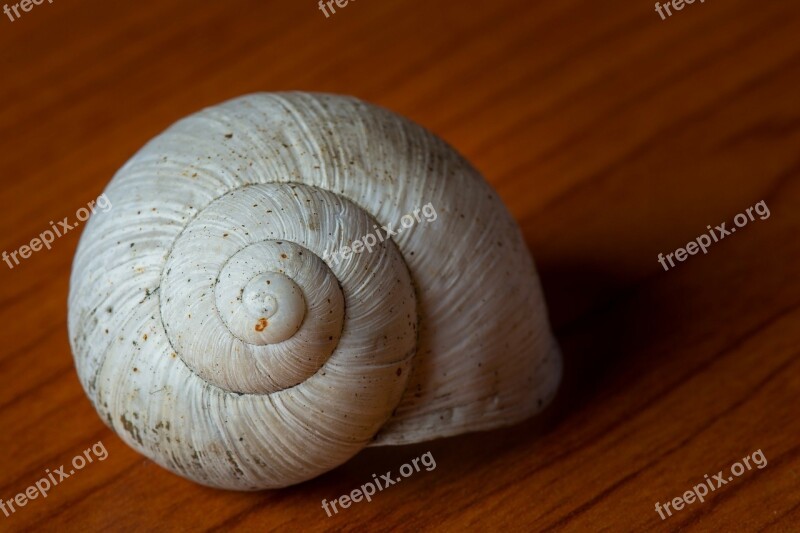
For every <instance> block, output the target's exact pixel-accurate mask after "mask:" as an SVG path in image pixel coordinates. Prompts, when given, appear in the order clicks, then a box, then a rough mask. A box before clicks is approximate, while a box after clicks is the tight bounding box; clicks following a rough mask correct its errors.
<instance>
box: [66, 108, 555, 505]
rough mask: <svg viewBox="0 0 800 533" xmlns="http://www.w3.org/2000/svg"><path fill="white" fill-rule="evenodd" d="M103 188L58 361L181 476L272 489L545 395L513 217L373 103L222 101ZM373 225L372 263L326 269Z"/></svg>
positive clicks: (509, 412) (465, 426) (514, 414)
mask: <svg viewBox="0 0 800 533" xmlns="http://www.w3.org/2000/svg"><path fill="white" fill-rule="evenodd" d="M105 194H106V196H107V197H108V198H109V200H110V201H111V203H112V205H113V208H112V209H110V210H109V211H108V212H102V213H101V212H98V213H97V214H96V215H95V216H93V217H92V218H91V220H90V221H89V223H88V224H87V227H86V228H85V230H84V233H83V235H82V236H81V240H80V243H79V246H78V250H77V252H76V255H75V260H74V264H73V270H72V276H71V282H70V293H69V332H70V342H71V345H72V351H73V354H74V357H75V365H76V368H77V372H78V375H79V377H80V381H81V384H82V385H83V387H84V389H85V391H86V393H87V395H88V396H89V398H90V399H91V401H92V403H93V404H94V406H95V408H96V409H97V411H98V413H99V414H100V415H101V416H102V417H103V419H104V420H105V421H107V423H108V425H109V426H110V427H111V428H112V429H113V430H114V431H115V432H116V433H117V434H119V435H120V437H121V438H122V439H123V440H124V441H125V442H126V443H127V444H129V445H130V446H131V447H133V448H134V449H136V450H137V451H139V452H140V453H142V454H144V455H146V456H147V457H149V458H150V459H152V460H153V461H155V462H157V463H158V464H160V465H162V466H164V467H165V468H168V469H170V470H172V471H174V472H176V473H178V474H180V475H183V476H185V477H188V478H190V479H192V480H194V481H197V482H199V483H202V484H205V485H210V486H214V487H223V488H228V489H240V490H255V489H262V488H276V487H283V486H287V485H291V484H295V483H299V482H302V481H304V480H307V479H310V478H313V477H315V476H317V475H319V474H321V473H323V472H326V471H328V470H330V469H332V468H334V467H336V466H338V465H340V464H342V463H343V462H345V461H347V460H348V459H349V458H351V457H352V456H353V455H355V454H356V453H358V452H359V450H361V449H363V448H364V447H365V446H369V445H381V444H406V443H413V442H419V441H424V440H429V439H434V438H438V437H445V436H450V435H455V434H459V433H463V432H468V431H477V430H487V429H491V428H496V427H500V426H504V425H509V424H513V423H516V422H518V421H520V420H522V419H524V418H527V417H529V416H531V415H532V414H534V413H536V412H538V411H539V410H541V409H542V408H543V407H544V406H545V405H546V404H547V403H548V402H549V401H550V399H551V398H552V397H553V395H554V394H555V390H556V388H557V386H558V383H559V381H560V377H561V357H560V354H559V351H558V347H557V345H556V343H555V341H554V339H553V336H552V334H551V332H550V327H549V323H548V319H547V313H546V309H545V307H544V303H543V298H542V294H541V289H540V286H539V282H538V278H537V274H536V271H535V268H534V265H533V261H532V259H531V257H530V255H529V253H528V252H527V250H526V246H525V243H524V241H523V239H522V237H521V234H520V232H519V229H518V228H517V226H516V225H515V223H514V220H513V219H512V218H511V216H510V215H509V213H508V212H507V211H506V209H505V207H504V206H503V204H502V203H501V201H500V200H499V199H498V197H497V196H496V195H495V193H494V192H493V191H492V189H491V188H490V187H489V186H488V184H486V183H485V182H484V180H483V179H482V178H481V176H480V175H479V174H478V173H477V171H476V170H474V169H473V168H472V167H471V166H470V165H469V164H468V163H467V162H466V161H465V160H464V159H463V158H462V157H461V156H459V155H458V154H457V152H456V151H455V150H453V149H452V148H451V147H449V146H448V145H447V144H446V143H445V142H444V141H442V140H441V139H439V138H438V137H436V136H434V135H433V134H431V133H430V132H428V131H426V130H425V129H423V128H422V127H420V126H418V125H416V124H414V123H412V122H410V121H408V120H406V119H404V118H402V117H399V116H397V115H395V114H393V113H391V112H389V111H387V110H385V109H382V108H379V107H376V106H372V105H369V104H366V103H364V102H361V101H359V100H356V99H354V98H348V97H341V96H333V95H324V94H308V93H275V94H253V95H248V96H244V97H241V98H237V99H234V100H231V101H228V102H225V103H223V104H221V105H218V106H215V107H211V108H208V109H204V110H202V111H200V112H199V113H196V114H194V115H191V116H189V117H187V118H185V119H183V120H180V121H178V122H177V123H176V124H174V125H173V126H171V127H170V128H169V129H167V130H166V131H165V132H164V133H162V134H161V135H159V136H157V137H156V138H154V139H153V140H151V141H150V142H149V143H148V144H147V145H146V146H145V147H143V148H142V149H141V150H140V151H139V152H138V153H137V154H136V155H135V156H134V157H133V158H132V159H130V160H129V161H128V162H127V163H126V164H125V165H124V166H123V167H122V168H121V169H120V170H119V171H118V172H117V174H116V175H115V176H114V178H113V180H112V181H111V182H110V183H109V185H108V187H107V188H106V191H105ZM423 206H428V207H429V209H427V210H426V211H425V213H426V215H428V218H422V217H420V216H418V215H419V213H420V208H422V207H423ZM415 210H416V215H417V218H416V219H414V220H413V224H412V225H411V226H410V227H406V226H401V225H400V221H401V220H403V217H404V216H406V215H408V216H413V214H414V213H415ZM432 213H435V215H436V216H435V217H434V216H433V214H432ZM405 222H408V219H405ZM384 226H387V228H386V230H384V229H382V227H384ZM389 232H395V233H396V234H395V235H387V233H389ZM370 233H371V234H373V235H375V237H376V238H380V237H383V238H382V239H381V242H378V243H377V244H376V245H375V246H374V247H372V251H371V252H367V251H361V253H357V254H352V255H350V256H349V257H347V258H346V259H342V258H341V254H340V255H339V256H336V257H338V259H336V260H334V259H333V257H335V256H334V254H336V253H339V252H341V251H342V249H343V247H345V246H350V245H351V244H352V243H353V241H355V240H359V239H362V238H363V237H364V236H365V235H367V234H370Z"/></svg>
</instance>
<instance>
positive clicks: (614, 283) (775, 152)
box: [0, 0, 800, 531]
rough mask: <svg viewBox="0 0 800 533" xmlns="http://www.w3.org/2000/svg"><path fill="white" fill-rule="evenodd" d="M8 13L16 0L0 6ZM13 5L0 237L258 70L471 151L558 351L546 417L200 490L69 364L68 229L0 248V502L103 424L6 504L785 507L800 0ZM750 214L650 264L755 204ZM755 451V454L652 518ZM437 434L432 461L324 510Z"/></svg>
mask: <svg viewBox="0 0 800 533" xmlns="http://www.w3.org/2000/svg"><path fill="white" fill-rule="evenodd" d="M7 5H8V6H9V8H10V9H11V11H10V12H11V13H14V11H13V6H14V5H16V3H15V4H7ZM27 7H29V8H30V10H29V11H27V12H25V11H23V10H22V8H21V7H20V9H18V10H17V12H19V13H20V14H21V16H19V17H18V18H15V19H14V20H13V21H12V20H11V19H12V18H14V17H12V16H9V15H8V14H5V15H3V14H0V70H1V73H0V102H2V105H1V106H0V147H2V148H1V149H2V158H0V200H2V204H1V205H2V209H1V210H0V220H2V229H3V231H2V233H0V249H2V250H6V251H8V252H9V253H10V252H11V251H13V250H16V249H18V248H19V247H20V246H22V245H25V244H27V243H29V242H30V240H31V239H32V238H33V237H35V236H37V235H38V234H39V233H41V232H42V231H43V230H45V229H47V228H49V227H50V223H51V221H58V220H61V219H63V217H67V216H69V217H72V216H73V215H74V213H75V212H76V210H77V209H79V208H80V207H82V206H85V205H86V204H87V203H88V202H89V201H90V200H93V199H95V198H97V196H98V195H99V194H100V193H101V192H102V190H103V188H104V186H105V184H106V183H107V182H108V181H109V180H110V178H111V177H112V176H113V174H114V172H115V171H116V170H117V169H118V168H119V167H120V166H121V165H122V164H123V163H124V162H125V161H126V160H127V159H128V158H130V157H131V156H132V155H133V154H134V153H135V151H136V150H138V149H139V148H140V147H141V146H142V145H143V144H144V143H145V142H147V141H148V140H149V139H150V138H152V137H153V136H154V135H156V134H158V133H159V132H161V131H162V130H163V129H165V128H166V127H167V126H169V125H170V124H171V123H173V122H174V121H176V120H177V119H179V118H181V117H183V116H185V115H187V114H189V113H192V112H195V111H197V110H199V109H201V108H203V107H205V106H209V105H213V104H216V103H219V102H221V101H223V100H226V99H229V98H232V97H235V96H239V95H242V94H245V93H250V92H256V91H281V90H306V91H321V92H333V93H342V94H350V95H353V96H357V97H359V98H362V99H365V100H368V101H370V102H374V103H377V104H380V105H383V106H385V107H388V108H390V109H392V110H394V111H395V112H398V113H400V114H402V115H405V116H407V117H409V118H411V119H412V120H414V121H416V122H419V123H420V124H422V125H424V126H426V127H427V128H429V129H430V130H432V131H433V132H435V133H436V134H438V135H440V136H442V137H443V138H444V139H446V140H447V141H448V142H449V143H450V144H452V145H453V146H454V147H455V148H456V149H458V150H459V151H460V152H461V153H462V154H464V155H465V157H466V158H467V159H469V160H470V161H471V162H472V163H473V164H474V165H475V166H476V167H477V168H478V169H479V170H480V171H481V172H482V173H483V175H484V176H485V177H486V179H487V180H488V181H489V183H491V185H492V186H493V187H494V188H495V189H496V190H497V192H498V194H499V195H500V196H501V198H502V199H503V200H504V202H505V203H506V205H507V206H508V208H509V210H510V211H511V213H512V214H513V216H514V217H515V218H516V220H517V221H518V222H519V224H520V226H521V228H522V231H523V233H524V236H525V239H526V242H527V243H528V245H529V248H530V250H531V252H532V253H533V255H534V258H535V259H536V261H537V266H538V268H539V271H540V274H541V278H542V283H543V286H544V292H545V295H546V298H547V301H548V305H549V308H550V313H551V319H552V322H553V325H554V329H555V332H556V335H557V337H558V339H559V341H560V343H561V345H562V348H563V351H564V355H565V361H566V375H565V380H564V384H563V386H562V389H561V392H560V393H559V396H558V398H557V400H556V402H555V404H554V405H553V406H552V407H551V408H549V409H548V411H547V412H546V413H545V414H544V415H543V416H541V417H538V418H537V419H535V420H532V421H530V422H527V423H525V424H522V425H519V426H516V427H513V428H509V429H505V430H500V431H494V432H490V433H480V434H473V435H466V436H462V437H457V438H452V439H445V440H442V441H436V442H433V443H426V444H420V445H415V446H408V447H400V448H392V449H370V450H367V451H366V452H364V453H362V454H360V455H359V456H357V457H356V458H355V459H354V460H353V461H351V462H350V463H347V464H346V465H344V466H342V467H340V468H338V469H336V470H334V471H332V472H330V473H328V474H326V475H324V476H322V477H320V478H317V479H315V480H312V481H310V482H307V483H304V484H302V485H299V486H296V487H293V488H290V489H286V490H281V491H274V492H262V493H254V494H237V493H229V492H222V491H215V490H212V489H207V488H203V487H199V486H196V485H194V484H192V483H190V482H188V481H185V480H183V479H181V478H178V477H176V476H174V475H173V474H170V473H169V472H166V471H165V470H162V469H161V468H159V467H158V466H156V465H154V464H153V463H151V462H150V461H148V460H146V459H144V458H143V457H141V456H139V455H138V454H136V453H135V452H133V451H132V450H131V449H129V448H128V447H127V446H125V445H124V444H123V443H122V441H121V440H119V439H118V438H117V437H116V436H115V435H114V434H113V433H112V432H111V431H110V430H109V429H108V428H107V427H106V426H105V425H104V424H103V422H102V421H101V420H100V419H99V417H98V416H97V415H96V414H95V412H94V410H93V408H92V406H91V404H90V403H89V401H88V399H87V398H86V397H85V395H84V394H83V391H82V390H81V387H80V384H79V383H78V380H77V377H76V374H75V371H74V367H73V363H72V357H71V354H70V349H69V343H68V338H67V333H66V297H67V291H68V282H69V272H70V266H71V260H72V256H73V254H74V251H75V247H76V245H77V241H78V238H79V235H80V231H79V229H77V230H75V231H73V232H70V233H68V234H66V235H65V236H64V237H63V238H60V239H58V240H56V241H55V242H54V244H53V246H52V249H51V250H42V251H39V252H37V253H34V254H33V255H32V256H31V257H30V258H28V259H25V260H24V261H23V262H22V263H21V264H19V265H17V266H15V267H14V268H13V269H11V268H8V266H7V265H6V264H5V263H0V280H1V282H0V324H2V328H1V329H0V331H1V332H2V333H1V335H2V336H1V337H0V426H2V428H3V431H2V432H0V498H2V499H4V500H9V499H12V498H14V496H15V494H17V493H18V492H20V491H23V490H24V489H25V487H27V486H29V485H30V484H32V483H34V482H35V481H36V480H38V479H39V478H40V477H41V476H42V475H43V472H45V469H48V468H51V469H52V468H53V467H57V466H58V465H61V464H63V463H65V462H67V461H69V460H70V459H71V458H72V457H73V456H74V455H75V454H77V453H80V452H81V450H83V449H85V448H87V447H88V446H91V445H92V444H93V443H95V442H97V441H98V440H102V442H103V443H105V446H106V448H107V449H108V453H109V455H108V459H107V460H105V461H103V462H100V463H95V464H93V465H90V466H88V467H87V468H86V469H85V470H82V471H81V472H80V474H78V475H75V477H74V478H70V479H68V480H65V481H64V483H63V485H58V486H57V487H55V488H54V489H53V490H52V491H51V493H50V494H49V496H48V498H47V499H45V500H42V499H37V500H33V501H30V502H29V503H28V504H27V505H26V506H25V507H23V508H20V509H18V511H17V512H15V513H13V514H11V515H10V516H8V517H6V516H0V529H4V530H5V529H9V530H25V529H29V528H40V529H42V528H58V529H60V530H73V531H84V530H90V529H116V530H129V531H134V530H145V529H147V530H149V529H162V530H175V531H183V530H207V529H222V530H224V529H239V530H243V531H246V530H252V529H255V528H258V529H259V530H265V529H266V530H270V529H278V528H280V529H296V528H303V529H309V530H324V529H328V528H333V529H344V530H389V529H401V530H409V529H424V530H427V529H440V530H463V529H465V528H466V529H476V530H492V529H501V528H502V529H504V530H525V531H544V530H558V531H561V530H563V531H585V530H609V531H631V530H637V531H638V530H659V529H664V530H673V529H679V528H686V529H689V530H694V529H696V530H701V531H704V530H708V529H711V528H715V529H721V530H724V531H755V530H759V529H761V528H767V529H769V530H774V531H792V530H795V531H796V530H797V529H796V528H797V524H800V484H798V483H797V479H798V476H800V446H799V443H798V437H799V436H800V416H798V410H799V409H800V407H798V406H800V401H799V400H800V366H798V365H800V363H798V357H797V355H798V353H800V327H798V324H800V309H798V304H799V303H800V284H798V283H797V268H798V265H799V264H800V244H799V243H798V239H797V235H798V230H800V212H798V210H797V208H796V206H797V205H798V202H799V201H800V180H798V175H800V152H798V145H799V144H798V143H799V142H800V99H798V94H800V91H799V90H798V89H800V40H798V38H797V37H798V35H800V4H797V3H796V2H792V1H789V0H775V1H771V2H759V3H756V2H745V1H743V0H738V1H736V0H735V1H728V2H705V3H702V4H701V3H700V2H695V3H694V4H685V5H684V8H683V9H681V10H679V11H677V10H673V15H672V16H670V17H668V18H666V19H665V20H662V18H661V17H660V16H659V15H658V13H657V12H656V11H655V9H654V5H653V3H651V2H649V1H647V0H621V1H617V2H597V1H591V0H566V1H562V2H530V1H524V0H500V1H494V2H480V3H479V2H466V1H453V0H447V1H445V0H440V1H430V2H419V1H412V0H404V1H396V0H384V1H382V2H372V1H367V0H358V1H356V0H350V2H349V3H348V4H347V5H346V7H343V8H341V7H337V8H336V12H335V13H333V14H330V15H329V16H328V17H327V18H326V16H325V14H324V13H323V12H322V11H321V10H320V9H319V7H318V4H316V3H315V2H313V1H312V0H302V1H291V2H290V1H289V0H281V1H264V0H260V1H255V0H254V1H243V0H234V1H229V2H190V1H188V0H164V1H160V2H155V1H140V2H131V1H115V2H101V1H100V0H81V1H69V2H67V1H65V0H53V2H52V3H49V2H44V3H42V4H41V5H32V4H27ZM762 200H763V201H765V202H766V204H767V205H768V206H769V208H770V211H771V216H770V217H769V218H768V219H766V220H760V219H758V218H756V221H754V222H752V223H750V224H748V225H747V226H746V227H744V228H741V229H740V230H739V231H738V232H737V233H736V234H735V235H732V236H730V237H727V238H726V239H724V240H723V241H721V242H719V243H716V244H714V245H713V246H712V247H711V248H710V249H709V251H708V254H707V255H695V256H691V257H689V258H688V259H687V260H686V261H685V262H683V263H679V264H678V265H677V266H676V267H675V268H674V269H670V270H669V271H664V269H663V268H662V267H661V265H660V264H659V263H658V261H657V256H658V254H659V253H664V254H667V253H670V252H674V251H675V250H676V249H677V248H679V247H682V246H685V245H686V243H688V242H689V241H691V240H694V239H695V238H696V237H698V236H699V235H701V234H702V233H705V232H706V231H707V229H706V227H707V225H711V226H712V227H713V226H716V225H718V224H720V223H722V222H727V223H728V226H729V227H730V225H731V224H732V222H731V221H732V219H733V217H734V216H735V215H736V214H737V213H740V212H744V210H745V209H747V208H748V207H751V206H753V205H754V204H756V203H757V202H759V201H762ZM757 449H761V450H762V451H763V453H764V456H765V457H766V458H767V459H768V461H769V464H768V466H766V467H765V468H764V469H763V470H762V469H759V470H754V471H752V472H747V473H745V474H744V475H743V476H742V477H741V478H738V479H736V480H735V481H732V482H731V483H730V484H728V485H726V486H725V487H723V488H721V489H720V490H719V491H717V492H715V493H714V494H713V495H712V496H711V497H709V498H708V499H707V500H706V501H705V502H704V503H699V502H698V503H695V504H692V505H690V506H688V507H687V508H684V509H683V510H681V511H679V512H676V513H675V514H674V516H672V517H669V518H668V519H666V520H662V519H661V518H660V517H659V515H658V514H657V513H656V512H655V511H654V505H655V503H656V502H666V501H670V500H671V499H672V498H674V497H676V496H679V495H681V494H683V493H684V491H686V490H688V489H690V488H691V487H692V486H693V485H695V484H697V483H699V482H702V480H703V476H704V474H709V475H712V474H714V473H716V472H717V471H718V470H721V469H727V468H728V467H729V465H731V464H732V463H734V462H736V461H738V460H741V459H742V458H743V457H745V456H746V455H748V454H750V453H752V452H754V451H755V450H757ZM427 451H431V452H432V454H433V456H434V457H435V458H436V462H437V468H436V469H435V470H433V471H430V472H422V473H420V474H417V475H415V476H414V477H411V478H409V479H408V480H405V481H404V483H401V484H399V485H396V486H393V487H390V488H388V489H387V490H385V491H382V492H381V493H379V494H378V495H377V496H376V497H375V498H374V499H373V501H372V502H371V503H363V502H362V503H361V504H358V505H353V506H351V507H350V508H348V509H346V510H344V511H343V512H341V513H339V514H338V515H336V516H334V517H332V518H328V517H327V515H326V514H325V512H324V511H323V510H322V509H321V505H320V502H321V500H322V499H323V498H327V499H329V500H330V499H335V498H337V497H338V496H339V495H341V494H346V493H348V492H350V491H351V490H352V489H354V488H357V487H359V486H360V485H361V484H363V483H364V482H365V481H368V480H369V479H371V476H372V474H373V473H382V472H385V471H387V470H396V469H397V468H398V467H399V466H400V465H401V464H402V463H404V462H405V461H407V460H409V459H411V458H413V457H417V456H419V455H421V454H422V453H425V452H427Z"/></svg>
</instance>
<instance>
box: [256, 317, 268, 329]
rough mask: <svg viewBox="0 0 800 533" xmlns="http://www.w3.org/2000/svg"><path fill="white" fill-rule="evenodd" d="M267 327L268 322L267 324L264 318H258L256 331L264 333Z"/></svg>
mask: <svg viewBox="0 0 800 533" xmlns="http://www.w3.org/2000/svg"><path fill="white" fill-rule="evenodd" d="M268 325H269V322H267V319H266V318H259V319H258V324H256V331H264V330H265V329H266V328H267V326H268Z"/></svg>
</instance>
